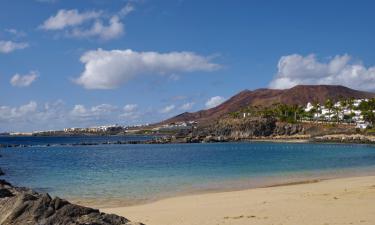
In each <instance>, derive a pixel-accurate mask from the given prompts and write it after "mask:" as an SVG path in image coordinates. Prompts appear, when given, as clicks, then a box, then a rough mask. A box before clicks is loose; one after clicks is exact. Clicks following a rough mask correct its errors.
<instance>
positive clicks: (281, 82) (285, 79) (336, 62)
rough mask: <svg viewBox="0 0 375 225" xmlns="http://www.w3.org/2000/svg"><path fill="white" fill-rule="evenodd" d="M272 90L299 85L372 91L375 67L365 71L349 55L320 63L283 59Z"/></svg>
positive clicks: (309, 59)
mask: <svg viewBox="0 0 375 225" xmlns="http://www.w3.org/2000/svg"><path fill="white" fill-rule="evenodd" d="M277 68H278V72H277V74H276V76H275V77H274V78H273V80H272V81H271V83H270V85H269V86H270V87H271V88H277V89H285V88H290V87H293V86H295V85H298V84H332V85H333V84H335V85H344V86H347V87H350V88H354V89H360V90H375V66H372V67H366V66H364V65H363V63H362V62H356V61H354V60H353V59H352V57H351V56H349V55H337V56H335V57H333V58H331V59H329V60H326V61H319V60H318V59H317V57H316V56H315V55H312V54H311V55H307V56H302V55H298V54H293V55H288V56H283V57H281V58H280V60H279V63H278V66H277Z"/></svg>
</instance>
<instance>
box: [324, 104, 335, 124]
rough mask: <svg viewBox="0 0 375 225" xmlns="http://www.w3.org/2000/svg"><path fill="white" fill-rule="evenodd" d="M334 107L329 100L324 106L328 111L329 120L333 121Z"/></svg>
mask: <svg viewBox="0 0 375 225" xmlns="http://www.w3.org/2000/svg"><path fill="white" fill-rule="evenodd" d="M333 105H334V104H333V102H332V101H331V99H327V101H326V102H325V104H324V106H325V107H326V108H327V109H328V116H329V120H331V112H332V109H333Z"/></svg>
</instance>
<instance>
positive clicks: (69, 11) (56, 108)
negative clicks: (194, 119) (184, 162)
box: [0, 0, 375, 132]
mask: <svg viewBox="0 0 375 225" xmlns="http://www.w3.org/2000/svg"><path fill="white" fill-rule="evenodd" d="M374 8H375V2H374V1H370V0H368V1H366V0H362V1H354V0H353V1H347V0H331V1H323V0H316V1H307V0H306V1H301V0H285V1H278V0H248V1H245V0H242V1H239V0H206V1H201V0H2V1H1V2H0V132H2V131H36V130H51V129H62V128H66V127H89V126H97V125H108V124H120V125H136V124H145V123H153V122H158V121H160V120H163V119H166V118H169V117H171V116H174V115H177V114H180V113H183V112H186V111H187V112H194V111H198V110H200V109H206V108H211V107H214V106H216V105H218V104H220V103H222V102H223V101H225V100H227V99H228V98H230V97H231V96H233V95H235V94H236V93H238V92H240V91H242V90H244V89H249V90H254V89H257V88H276V89H285V88H290V87H293V86H295V85H298V84H339V85H345V86H348V87H350V88H354V89H359V90H366V91H375V44H374V41H375V29H374V27H375V18H374V17H375V16H374V13H373V9H374Z"/></svg>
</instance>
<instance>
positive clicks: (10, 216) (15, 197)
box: [0, 180, 141, 225]
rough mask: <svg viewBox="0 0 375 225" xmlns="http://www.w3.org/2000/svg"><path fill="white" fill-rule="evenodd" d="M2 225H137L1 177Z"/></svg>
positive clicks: (0, 209) (0, 217)
mask: <svg viewBox="0 0 375 225" xmlns="http://www.w3.org/2000/svg"><path fill="white" fill-rule="evenodd" d="M0 224H1V225H135V224H139V225H141V223H132V222H130V221H129V220H128V219H126V218H125V217H121V216H117V215H113V214H105V213H101V212H100V211H99V210H97V209H92V208H88V207H84V206H79V205H75V204H72V203H70V202H68V201H66V200H64V199H60V198H58V197H55V198H52V197H51V196H50V195H48V194H40V193H37V192H34V191H32V190H30V189H28V188H18V187H13V186H12V185H11V184H9V183H8V182H6V181H4V180H0Z"/></svg>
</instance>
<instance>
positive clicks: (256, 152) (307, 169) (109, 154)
mask: <svg viewBox="0 0 375 225" xmlns="http://www.w3.org/2000/svg"><path fill="white" fill-rule="evenodd" d="M0 142H1V139H0ZM0 154H2V155H3V157H2V158H0V167H2V168H3V170H5V172H6V174H7V175H6V176H5V179H7V180H9V181H11V182H12V183H14V184H16V185H20V186H27V187H32V188H34V189H36V190H39V191H48V192H49V193H51V194H52V195H59V196H62V197H64V198H68V199H83V200H85V199H86V200H90V199H96V200H98V199H102V200H108V201H110V200H118V199H121V200H122V201H123V202H122V204H130V203H133V202H137V201H145V200H152V199H156V198H160V197H166V196H172V195H177V194H184V193H191V192H203V191H219V190H230V189H241V188H248V187H258V186H264V185H270V184H275V183H283V182H289V181H295V180H306V179H312V178H327V177H340V176H347V175H348V174H354V175H368V174H373V173H375V148H374V147H373V146H370V145H350V144H345V145H344V144H305V143H304V144H302V143H301V144H290V143H256V142H254V143H217V144H216V143H215V144H165V145H97V146H52V147H26V148H5V149H0Z"/></svg>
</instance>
